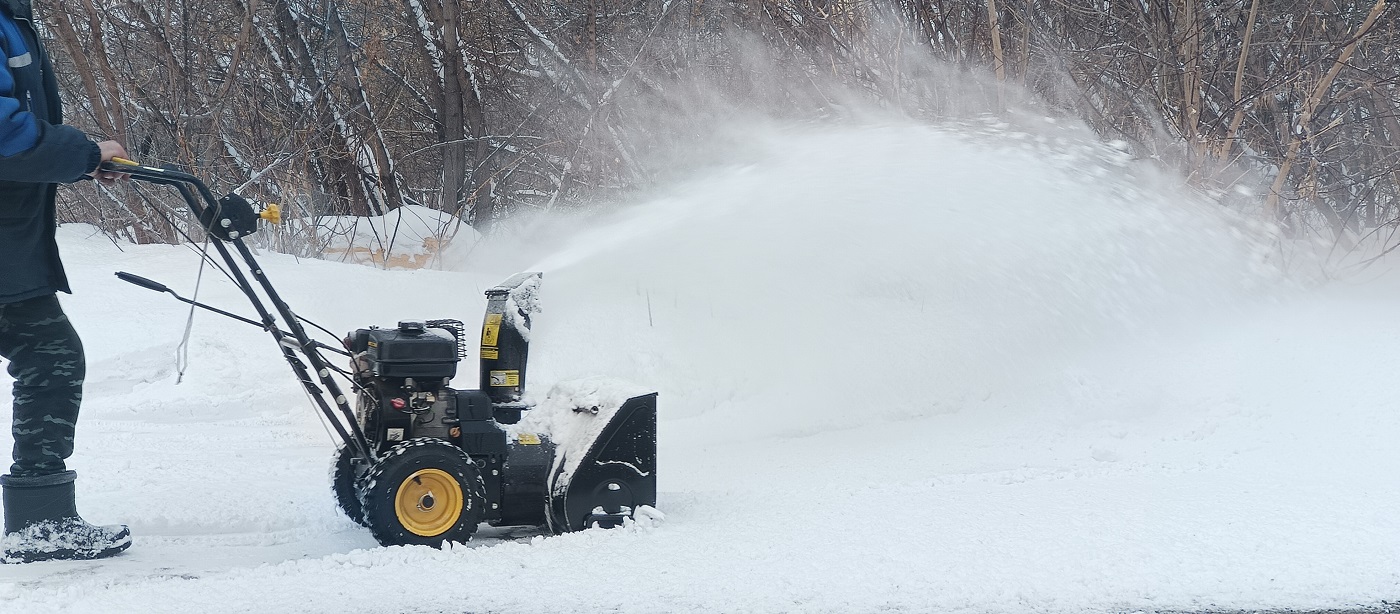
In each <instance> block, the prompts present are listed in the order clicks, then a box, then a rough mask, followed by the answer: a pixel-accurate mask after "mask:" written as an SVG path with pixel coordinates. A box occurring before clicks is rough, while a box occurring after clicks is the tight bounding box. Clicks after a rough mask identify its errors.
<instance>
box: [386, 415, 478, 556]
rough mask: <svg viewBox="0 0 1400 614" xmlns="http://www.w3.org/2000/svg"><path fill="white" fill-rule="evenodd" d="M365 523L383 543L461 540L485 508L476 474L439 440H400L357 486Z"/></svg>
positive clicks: (464, 459) (436, 543)
mask: <svg viewBox="0 0 1400 614" xmlns="http://www.w3.org/2000/svg"><path fill="white" fill-rule="evenodd" d="M360 506H361V509H363V510H364V521H365V525H366V526H368V527H369V530H370V533H372V534H374V538H375V539H377V540H379V543H381V544H384V545H423V546H433V547H439V546H441V545H442V544H443V542H466V541H467V540H470V539H471V537H472V534H473V533H475V532H476V526H477V525H478V524H480V523H481V521H482V519H483V518H482V517H483V512H484V510H485V507H486V486H485V484H484V483H483V482H482V480H481V472H479V471H478V470H477V468H476V465H475V464H474V463H472V460H471V458H470V457H469V456H467V454H466V453H465V452H463V451H462V449H461V448H458V447H457V446H454V445H452V444H451V443H450V442H447V441H443V440H441V439H433V438H421V439H413V440H409V441H405V442H403V443H400V444H398V445H396V446H394V447H392V448H390V449H389V451H388V452H387V453H385V455H384V458H383V459H381V460H380V461H379V462H377V463H375V464H374V466H373V467H371V468H370V470H369V474H368V475H367V476H365V480H364V482H363V486H362V487H361V489H360Z"/></svg>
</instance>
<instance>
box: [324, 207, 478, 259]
mask: <svg viewBox="0 0 1400 614" xmlns="http://www.w3.org/2000/svg"><path fill="white" fill-rule="evenodd" d="M311 230H312V231H313V232H314V233H315V235H316V238H317V240H318V241H319V243H320V247H321V250H322V251H323V252H324V257H325V258H327V259H330V260H341V261H345V262H358V263H361V264H376V265H380V266H385V265H386V263H387V266H389V267H399V268H421V267H423V266H427V265H429V264H432V263H433V262H434V261H435V260H436V258H437V254H438V252H440V251H443V250H444V249H446V248H447V246H448V245H452V246H453V249H456V250H465V251H466V252H470V250H471V248H472V246H474V245H475V244H476V243H477V241H479V240H480V238H481V235H480V233H478V232H476V229H474V228H472V227H471V226H468V225H466V223H465V222H463V221H462V220H461V219H459V218H457V217H456V216H454V215H452V214H450V213H447V212H445V211H438V210H436V209H430V208H428V207H423V206H420V205H404V206H402V207H399V208H397V209H394V210H393V211H390V212H389V213H388V214H385V215H382V216H374V217H352V216H321V217H317V218H315V219H314V222H313V224H312V227H311Z"/></svg>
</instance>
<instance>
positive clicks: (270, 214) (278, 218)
mask: <svg viewBox="0 0 1400 614" xmlns="http://www.w3.org/2000/svg"><path fill="white" fill-rule="evenodd" d="M258 217H260V218H262V219H265V220H267V221H268V222H270V223H273V224H281V223H282V208H281V207H278V206H277V203H268V205H267V206H266V207H264V208H263V210H262V213H259V214H258Z"/></svg>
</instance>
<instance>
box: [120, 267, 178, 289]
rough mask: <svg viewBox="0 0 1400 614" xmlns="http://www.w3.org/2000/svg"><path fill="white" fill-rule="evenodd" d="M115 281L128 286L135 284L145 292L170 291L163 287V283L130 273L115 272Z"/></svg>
mask: <svg viewBox="0 0 1400 614" xmlns="http://www.w3.org/2000/svg"><path fill="white" fill-rule="evenodd" d="M117 279H120V280H122V281H124V282H126V283H129V284H136V285H138V286H141V287H142V288H145V289H147V290H155V291H156V292H169V291H170V288H167V287H165V284H163V283H160V282H158V281H152V280H149V279H146V278H145V277H141V276H140V275H132V274H131V273H127V272H126V271H117Z"/></svg>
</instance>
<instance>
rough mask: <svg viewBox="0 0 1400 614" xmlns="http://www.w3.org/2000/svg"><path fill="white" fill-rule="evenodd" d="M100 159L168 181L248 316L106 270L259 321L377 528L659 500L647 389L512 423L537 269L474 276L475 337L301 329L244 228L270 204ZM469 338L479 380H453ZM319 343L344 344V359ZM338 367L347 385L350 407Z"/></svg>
mask: <svg viewBox="0 0 1400 614" xmlns="http://www.w3.org/2000/svg"><path fill="white" fill-rule="evenodd" d="M103 170H107V171H112V172H118V173H125V174H128V175H130V176H131V177H132V178H133V179H137V180H140V181H145V182H149V183H154V184H158V185H166V186H170V187H173V188H175V189H176V190H177V191H178V192H179V193H180V194H181V196H182V197H183V198H184V200H185V202H186V204H187V205H188V206H189V208H190V210H191V211H192V212H193V213H194V219H196V220H199V222H200V225H201V226H202V227H203V228H204V230H205V231H206V232H208V233H209V235H210V236H211V237H212V238H213V239H216V240H215V241H212V242H211V243H212V245H213V247H214V249H215V250H216V251H217V252H218V253H219V255H220V256H221V258H222V260H223V263H224V264H225V265H226V272H227V273H228V276H229V278H230V279H231V280H233V282H234V283H235V284H236V285H237V286H238V287H239V289H240V290H242V292H243V294H244V295H245V296H247V298H248V300H249V302H250V303H251V304H252V306H253V308H254V310H255V311H257V314H258V316H259V317H258V319H256V320H255V319H252V318H245V317H243V316H239V315H236V314H233V313H230V312H228V311H224V310H221V309H218V308H215V307H211V306H209V305H205V304H203V303H199V302H197V301H193V300H190V299H187V298H184V297H182V296H180V295H178V294H176V293H175V292H173V291H172V290H170V289H169V288H168V287H166V286H164V285H163V284H160V283H158V282H155V281H152V280H149V279H146V278H143V277H138V276H136V275H132V274H130V273H125V272H120V273H117V277H119V278H121V279H122V280H124V281H128V282H130V283H133V284H136V285H138V286H141V287H144V288H147V289H150V290H155V291H158V292H164V293H169V294H171V295H172V296H174V297H175V298H176V299H177V300H180V301H183V302H185V303H188V304H190V305H192V306H195V307H199V308H202V309H206V310H209V311H212V312H215V313H218V314H220V315H223V316H226V317H229V318H233V319H235V320H238V321H241V322H245V323H248V324H252V325H254V326H257V327H259V328H262V329H263V330H265V331H267V332H268V333H269V334H271V335H272V337H273V339H274V340H275V341H276V342H277V345H278V348H279V349H280V350H281V352H282V355H283V357H284V358H285V359H286V360H287V363H288V364H289V365H290V366H291V368H292V371H293V373H295V374H296V377H297V379H298V380H299V381H300V382H301V383H302V385H303V387H305V389H306V391H307V392H308V393H309V395H310V397H311V399H312V401H313V402H314V403H315V404H316V407H317V409H318V410H319V411H320V412H321V414H322V416H323V417H324V418H326V420H327V422H328V424H329V425H330V427H331V428H332V430H334V432H335V434H336V436H337V437H338V439H339V440H340V446H339V448H338V450H337V451H336V454H335V458H334V460H333V464H332V470H331V482H332V484H331V487H332V491H333V492H334V495H335V498H336V502H337V504H339V506H340V509H341V510H342V511H344V512H345V514H346V515H347V516H349V517H350V518H351V519H352V520H354V521H356V522H358V523H360V524H361V525H364V526H365V527H368V528H369V530H370V533H371V534H373V535H374V537H375V539H377V540H378V541H379V543H381V544H384V545H406V544H422V545H431V546H439V545H441V544H442V543H443V542H449V541H451V542H464V541H467V540H468V539H470V538H471V536H472V535H473V534H474V533H475V532H476V529H477V526H478V525H479V524H480V523H482V522H486V523H490V524H492V525H496V526H511V525H538V526H544V527H547V528H548V529H549V530H551V531H553V532H556V533H558V532H565V531H578V530H582V529H585V528H589V527H595V526H596V527H604V528H608V527H614V526H617V525H620V524H622V523H624V522H625V521H626V519H627V518H629V517H631V516H632V515H633V514H634V513H635V512H636V511H637V510H638V509H640V508H642V507H643V506H654V505H655V504H656V394H655V393H651V394H645V395H640V396H634V397H631V398H628V399H626V400H625V401H623V402H621V403H618V404H614V405H608V406H596V405H595V406H589V407H586V408H571V409H572V411H569V410H568V409H566V410H564V411H562V412H560V414H556V415H553V416H551V417H550V419H549V420H547V421H544V422H547V423H549V424H552V425H553V426H554V428H553V429H552V430H553V433H554V435H555V436H556V437H557V439H551V434H550V433H539V432H533V431H530V430H528V429H523V428H520V426H521V425H519V424H518V423H520V422H521V417H522V414H523V412H526V411H529V410H531V408H532V406H531V405H530V404H529V403H527V402H526V401H525V400H524V399H523V392H524V389H525V374H526V373H525V372H526V364H527V362H526V361H527V358H528V355H529V339H530V324H531V318H532V317H533V315H534V314H535V313H536V311H537V304H538V302H537V297H538V292H539V288H540V283H541V278H542V276H541V274H540V273H521V274H519V275H516V276H514V277H511V278H510V279H508V280H506V281H505V282H503V283H502V284H501V285H499V286H496V287H494V288H491V289H489V290H487V291H486V298H487V306H486V315H485V318H484V319H483V321H482V325H481V331H480V343H479V344H477V343H475V334H474V332H475V331H472V333H473V334H471V335H469V331H468V330H467V327H466V325H465V324H464V323H463V322H461V321H459V320H405V321H402V322H399V323H398V325H397V326H395V327H393V328H377V327H370V328H362V329H359V330H356V331H354V332H352V333H350V334H349V336H348V337H346V338H345V339H343V340H342V342H341V344H340V345H342V346H343V347H335V346H332V345H328V344H325V343H322V342H321V341H317V340H316V339H314V338H312V337H310V336H309V335H308V334H307V332H306V329H305V327H304V326H303V324H312V323H310V322H309V321H307V320H305V319H303V318H301V317H299V316H297V315H296V314H295V313H293V312H292V310H291V309H290V308H289V307H288V306H287V305H286V303H284V302H283V301H282V299H281V297H280V296H279V295H278V294H277V292H276V290H275V289H274V288H273V286H272V284H271V282H269V281H268V279H267V276H266V274H265V273H264V271H263V269H262V267H261V266H259V265H258V263H257V261H256V260H255V259H254V257H253V254H252V251H251V250H250V249H249V248H248V246H247V245H245V244H244V243H243V240H242V239H243V237H246V236H248V235H249V234H252V233H253V232H256V230H257V227H258V222H259V220H265V221H268V222H272V223H277V222H278V221H279V218H280V214H279V212H278V211H277V210H276V208H275V206H271V207H268V208H266V209H264V210H263V211H261V212H258V211H254V209H253V206H252V205H251V204H250V203H249V202H248V201H246V200H244V199H243V198H241V197H239V196H237V195H235V194H230V195H228V196H225V197H223V198H215V197H214V195H213V193H212V192H210V191H209V189H208V187H206V186H205V184H204V183H203V182H202V181H200V180H199V179H198V178H196V177H194V176H193V175H190V174H188V173H184V172H181V171H179V170H176V169H171V168H156V167H150V166H144V165H141V164H137V163H135V162H131V161H128V160H116V161H114V162H110V163H104V166H103ZM235 252H236V253H237V255H238V258H235V257H234V253H235ZM205 257H206V258H209V257H210V256H209V255H208V254H205ZM240 261H241V265H240ZM250 276H251V278H252V280H254V281H256V282H257V285H256V286H255V285H254V284H253V283H252V281H250V280H249V277H250ZM259 291H261V295H260V294H259ZM269 305H270V307H271V308H270V309H269ZM279 318H280V320H279ZM279 321H280V323H281V324H279ZM282 326H285V327H286V330H283V329H282ZM312 326H315V325H314V324H312ZM315 327H316V328H321V327H319V326H315ZM321 330H322V331H325V329H323V328H321ZM472 347H477V348H478V359H479V366H480V368H479V382H478V383H479V386H480V388H479V389H477V390H457V389H454V388H452V387H451V386H450V384H451V382H452V380H453V378H454V377H455V376H456V375H457V371H458V366H459V364H460V363H461V362H462V361H463V360H464V359H466V358H467V357H468V356H469V355H470V353H471V349H472ZM322 352H329V353H334V354H339V355H341V356H343V357H345V358H346V359H348V362H349V363H350V366H349V369H348V370H347V369H341V368H340V367H337V366H335V365H333V364H332V363H331V362H330V361H328V360H327V359H326V358H325V356H324V355H323V353H322ZM338 376H339V377H342V378H343V379H345V380H346V381H348V383H349V384H350V386H351V388H352V389H353V390H354V391H355V392H356V395H355V396H356V405H355V408H354V409H352V408H351V407H350V404H349V400H348V399H347V398H346V395H344V394H343V393H342V392H341V390H342V388H341V386H340V382H339V381H338V380H337V379H336V377H338ZM556 409H557V408H556Z"/></svg>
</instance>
